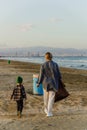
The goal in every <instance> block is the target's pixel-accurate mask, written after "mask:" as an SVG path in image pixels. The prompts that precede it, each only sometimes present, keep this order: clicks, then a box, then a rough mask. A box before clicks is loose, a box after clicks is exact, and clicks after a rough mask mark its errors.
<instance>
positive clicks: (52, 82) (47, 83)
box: [38, 61, 61, 91]
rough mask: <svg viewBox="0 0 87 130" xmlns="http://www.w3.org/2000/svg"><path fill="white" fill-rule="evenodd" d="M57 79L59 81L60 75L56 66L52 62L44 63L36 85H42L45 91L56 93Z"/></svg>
mask: <svg viewBox="0 0 87 130" xmlns="http://www.w3.org/2000/svg"><path fill="white" fill-rule="evenodd" d="M59 79H61V73H60V71H59V67H58V64H57V63H55V62H54V61H46V62H45V63H44V64H43V65H42V66H41V68H40V75H39V79H38V84H40V83H42V84H43V87H44V89H46V90H47V91H49V90H53V91H57V90H58V85H59Z"/></svg>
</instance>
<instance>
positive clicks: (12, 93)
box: [11, 88, 15, 99]
mask: <svg viewBox="0 0 87 130" xmlns="http://www.w3.org/2000/svg"><path fill="white" fill-rule="evenodd" d="M14 93H15V88H14V90H13V93H12V95H11V99H12V98H13V96H14Z"/></svg>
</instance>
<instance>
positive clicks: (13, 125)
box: [0, 60, 87, 130]
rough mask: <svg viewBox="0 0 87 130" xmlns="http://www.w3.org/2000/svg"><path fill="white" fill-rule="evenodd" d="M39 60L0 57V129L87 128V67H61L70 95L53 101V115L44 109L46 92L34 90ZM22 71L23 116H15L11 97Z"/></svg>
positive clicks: (14, 106)
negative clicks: (9, 59)
mask: <svg viewBox="0 0 87 130" xmlns="http://www.w3.org/2000/svg"><path fill="white" fill-rule="evenodd" d="M39 69H40V65H39V64H34V63H26V62H18V61H11V63H10V64H8V62H7V61H6V60H0V130H21V129H22V130H87V70H77V69H71V68H60V70H61V73H62V77H63V81H64V83H65V85H66V89H67V90H68V91H69V93H70V96H69V97H67V98H66V99H63V100H61V101H59V102H56V103H55V104H54V109H53V113H54V116H53V117H46V115H45V113H44V111H43V96H37V95H33V94H32V89H33V74H38V73H39ZM19 75H21V76H22V77H23V79H24V82H23V84H24V86H25V89H26V92H27V101H26V103H25V104H24V111H23V116H22V118H21V119H18V117H17V116H16V104H15V102H14V101H13V100H12V101H11V100H10V96H11V93H12V90H13V88H14V86H15V85H16V77H17V76H19Z"/></svg>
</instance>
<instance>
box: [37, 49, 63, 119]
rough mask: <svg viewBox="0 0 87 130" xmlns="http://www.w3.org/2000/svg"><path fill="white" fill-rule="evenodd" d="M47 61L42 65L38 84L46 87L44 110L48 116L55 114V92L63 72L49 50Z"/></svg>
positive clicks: (46, 56) (46, 55)
mask: <svg viewBox="0 0 87 130" xmlns="http://www.w3.org/2000/svg"><path fill="white" fill-rule="evenodd" d="M45 59H46V62H45V63H44V64H43V65H42V66H41V69H40V75H39V80H38V84H37V86H38V87H39V84H41V83H42V84H43V88H44V107H45V109H44V112H45V113H46V114H47V116H49V117H50V116H53V114H52V108H53V104H54V98H55V93H56V91H57V90H58V84H59V82H58V81H59V79H61V74H60V71H59V67H58V64H57V63H55V62H54V61H52V54H51V53H50V52H47V53H46V54H45Z"/></svg>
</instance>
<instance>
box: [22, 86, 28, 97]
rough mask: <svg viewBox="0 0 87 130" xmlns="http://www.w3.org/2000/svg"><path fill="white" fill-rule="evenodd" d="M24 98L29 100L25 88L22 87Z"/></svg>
mask: <svg viewBox="0 0 87 130" xmlns="http://www.w3.org/2000/svg"><path fill="white" fill-rule="evenodd" d="M22 96H23V98H25V99H27V96H26V92H25V88H24V86H23V87H22Z"/></svg>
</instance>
